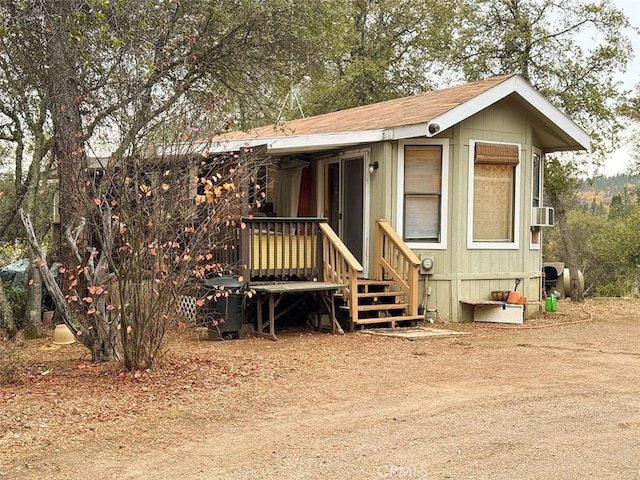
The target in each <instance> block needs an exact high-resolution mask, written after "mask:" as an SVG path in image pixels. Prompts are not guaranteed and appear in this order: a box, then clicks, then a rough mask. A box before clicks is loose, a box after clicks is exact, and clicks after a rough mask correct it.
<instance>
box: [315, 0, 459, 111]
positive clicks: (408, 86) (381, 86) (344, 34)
mask: <svg viewBox="0 0 640 480" xmlns="http://www.w3.org/2000/svg"><path fill="white" fill-rule="evenodd" d="M310 3H313V2H310ZM316 3H321V2H316ZM342 3H343V5H342V8H341V9H340V11H341V13H342V18H338V19H335V20H334V25H333V26H332V27H331V28H330V33H331V35H333V36H334V40H333V48H332V49H330V50H329V51H328V56H327V57H326V58H325V59H324V62H323V67H324V68H322V69H320V70H316V71H314V72H311V74H310V80H311V88H310V89H308V90H307V91H306V95H305V113H308V114H318V113H326V112H330V111H336V110H342V109H345V108H350V107H356V106H360V105H366V104H370V103H374V102H380V101H384V100H389V99H392V98H397V97H402V96H406V95H411V94H415V93H420V92H423V91H426V90H431V89H432V88H433V87H434V86H435V85H436V82H435V81H434V80H436V78H437V77H436V76H435V75H434V73H435V72H439V71H441V69H442V63H441V62H440V61H441V59H442V58H443V55H444V52H446V51H448V49H449V43H450V41H451V38H453V32H454V29H455V28H456V26H457V25H458V23H457V22H458V19H460V18H461V15H460V8H461V5H462V2H459V1H451V2H446V3H445V2H415V1H413V0H344V1H343V2H342Z"/></svg>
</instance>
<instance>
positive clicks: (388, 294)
mask: <svg viewBox="0 0 640 480" xmlns="http://www.w3.org/2000/svg"><path fill="white" fill-rule="evenodd" d="M400 295H406V293H405V292H400V291H394V292H358V298H375V297H399V296H400Z"/></svg>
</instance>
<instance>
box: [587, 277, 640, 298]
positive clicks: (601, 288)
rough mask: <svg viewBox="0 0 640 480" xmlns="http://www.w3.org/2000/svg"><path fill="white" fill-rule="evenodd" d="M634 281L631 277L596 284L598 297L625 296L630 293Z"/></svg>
mask: <svg viewBox="0 0 640 480" xmlns="http://www.w3.org/2000/svg"><path fill="white" fill-rule="evenodd" d="M632 284H633V281H632V280H630V279H627V278H625V279H622V280H614V281H612V282H606V283H599V284H598V285H596V289H595V294H596V296H598V297H624V296H625V295H629V292H630V291H631V286H632Z"/></svg>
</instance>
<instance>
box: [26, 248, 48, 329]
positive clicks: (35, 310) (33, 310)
mask: <svg viewBox="0 0 640 480" xmlns="http://www.w3.org/2000/svg"><path fill="white" fill-rule="evenodd" d="M34 260H35V259H34V256H33V252H31V251H29V272H30V274H29V276H30V277H31V282H30V284H29V286H28V287H27V288H28V289H29V298H28V300H27V319H26V321H27V322H26V323H27V324H26V326H25V332H24V333H25V337H26V338H40V337H43V336H44V333H43V332H42V275H41V274H40V270H38V269H37V268H34V267H33V261H34Z"/></svg>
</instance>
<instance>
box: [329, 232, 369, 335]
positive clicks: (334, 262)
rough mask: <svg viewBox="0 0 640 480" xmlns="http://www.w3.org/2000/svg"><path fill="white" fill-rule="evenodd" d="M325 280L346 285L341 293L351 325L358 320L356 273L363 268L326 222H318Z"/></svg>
mask: <svg viewBox="0 0 640 480" xmlns="http://www.w3.org/2000/svg"><path fill="white" fill-rule="evenodd" d="M320 231H321V233H322V262H323V275H324V281H325V282H334V283H342V284H344V285H346V286H347V287H346V288H345V291H344V292H343V294H344V295H345V298H346V299H347V303H348V305H349V315H350V317H351V321H352V325H353V323H355V322H357V320H358V275H359V274H360V273H361V272H362V270H363V268H362V265H360V262H358V260H357V259H356V258H355V257H354V256H353V254H352V253H351V252H350V251H349V249H348V248H347V246H346V245H345V244H344V243H343V242H342V240H340V238H339V237H338V235H336V232H334V231H333V229H332V228H331V227H330V226H329V224H328V223H326V222H325V223H321V224H320Z"/></svg>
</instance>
